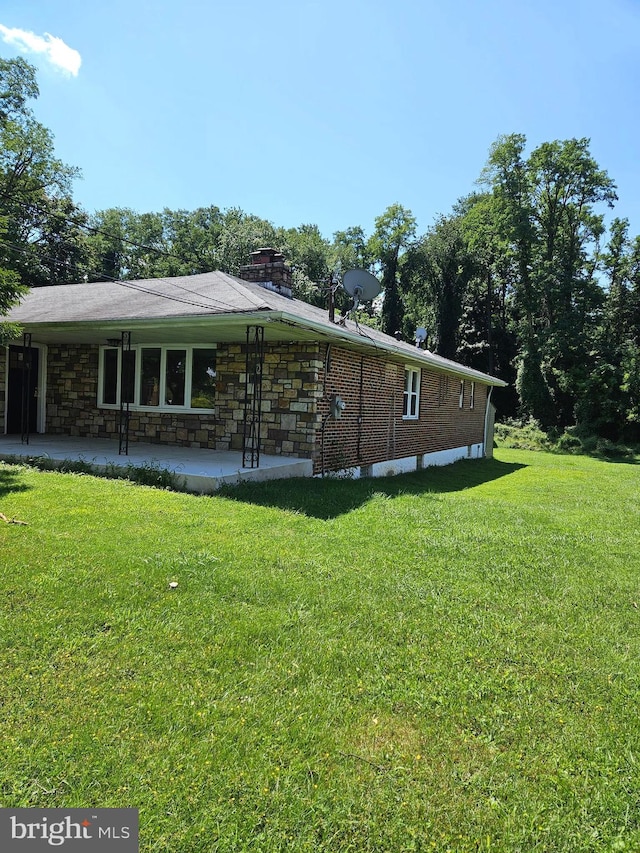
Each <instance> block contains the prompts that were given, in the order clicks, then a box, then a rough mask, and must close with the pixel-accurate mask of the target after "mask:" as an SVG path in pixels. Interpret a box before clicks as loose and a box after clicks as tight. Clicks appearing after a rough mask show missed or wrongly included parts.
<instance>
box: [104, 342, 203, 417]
mask: <svg viewBox="0 0 640 853" xmlns="http://www.w3.org/2000/svg"><path fill="white" fill-rule="evenodd" d="M123 356H124V371H123ZM215 383H216V350H215V348H214V347H211V346H210V347H198V346H171V347H168V346H138V347H132V349H131V350H130V351H125V352H124V353H123V352H122V351H121V349H120V347H101V349H100V362H99V369H98V405H100V406H104V407H106V408H111V407H113V408H116V407H117V406H119V405H120V399H121V398H122V400H123V402H125V403H126V402H129V403H130V404H131V405H132V406H133V407H134V408H136V409H140V410H142V411H144V410H147V411H148V410H151V411H153V410H155V411H176V410H185V411H190V410H194V409H195V410H206V411H211V410H212V409H213V408H214V405H215Z"/></svg>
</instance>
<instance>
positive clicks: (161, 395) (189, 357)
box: [97, 343, 217, 413]
mask: <svg viewBox="0 0 640 853" xmlns="http://www.w3.org/2000/svg"><path fill="white" fill-rule="evenodd" d="M152 349H159V350H160V383H159V390H158V399H159V401H160V400H166V387H167V353H168V352H175V351H184V352H185V378H184V399H185V401H186V400H189V401H191V396H192V391H193V352H194V350H216V349H217V345H216V344H179V343H178V344H153V343H148V344H147V343H144V344H136V345H135V346H132V347H131V352H132V353H134V358H135V370H134V378H133V388H134V391H133V400H132V401H131V403H130V404H129V408H130V409H131V410H135V411H137V412H173V413H176V412H207V413H208V412H214V411H215V407H212V408H202V407H196V406H191V405H187V404H186V403H185V404H183V405H181V406H178V405H176V406H173V405H171V404H170V403H166V402H162V403H161V402H158V405H157V406H152V405H142V404H141V403H140V381H141V374H142V352H143V350H152ZM107 350H111V351H113V350H115V351H116V352H117V354H118V358H117V375H116V402H115V403H105V402H104V392H105V386H104V382H105V370H104V360H105V355H104V354H105V351H107ZM121 383H122V347H121V346H115V347H114V346H109V345H108V344H106V345H103V346H100V348H99V353H98V393H97V405H98V407H99V408H101V409H111V410H114V409H119V408H120V399H121V393H122V388H121Z"/></svg>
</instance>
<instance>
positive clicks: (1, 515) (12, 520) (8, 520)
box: [0, 512, 28, 527]
mask: <svg viewBox="0 0 640 853" xmlns="http://www.w3.org/2000/svg"><path fill="white" fill-rule="evenodd" d="M0 521H6V523H7V524H24V525H25V527H26V526H27V524H28V522H27V521H18V519H17V518H7V516H6V515H5V514H4V513H3V512H0Z"/></svg>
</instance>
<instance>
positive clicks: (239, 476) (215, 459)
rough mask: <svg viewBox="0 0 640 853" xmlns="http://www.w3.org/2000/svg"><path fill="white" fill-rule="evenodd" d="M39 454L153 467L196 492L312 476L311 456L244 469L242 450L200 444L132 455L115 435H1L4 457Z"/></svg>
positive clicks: (135, 445) (267, 459)
mask: <svg viewBox="0 0 640 853" xmlns="http://www.w3.org/2000/svg"><path fill="white" fill-rule="evenodd" d="M16 457H19V458H24V459H28V458H31V459H33V458H37V457H41V458H44V459H50V460H52V461H53V462H65V461H70V462H86V463H88V464H90V465H92V466H93V467H94V468H95V469H96V470H97V471H100V470H107V469H108V468H110V467H112V466H117V467H122V468H126V467H128V466H130V465H133V466H140V467H148V466H153V467H154V468H159V469H163V470H167V471H170V472H171V473H172V474H174V475H175V476H176V477H177V478H178V479H179V481H180V482H181V483H184V488H185V489H186V490H187V491H190V492H196V493H198V494H208V493H210V492H214V491H215V490H216V489H218V488H220V486H222V485H224V484H230V485H236V484H238V483H244V482H247V481H254V482H261V481H264V480H276V479H282V478H285V477H310V476H312V473H313V470H312V467H313V466H312V462H311V460H310V459H296V458H292V457H289V456H268V455H266V454H262V453H261V454H260V467H259V468H243V467H242V453H241V452H240V451H237V450H229V451H218V450H203V449H202V448H197V447H170V446H167V445H161V444H143V443H142V442H130V444H129V455H128V456H124V455H119V454H118V442H117V441H112V440H110V439H94V438H75V437H72V436H53V435H31V436H30V437H29V444H23V443H22V442H21V441H20V436H17V435H0V459H4V460H6V459H15V458H16Z"/></svg>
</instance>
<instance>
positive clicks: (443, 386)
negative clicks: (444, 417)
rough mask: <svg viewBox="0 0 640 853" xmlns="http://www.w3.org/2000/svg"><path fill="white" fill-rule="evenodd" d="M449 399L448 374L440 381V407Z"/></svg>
mask: <svg viewBox="0 0 640 853" xmlns="http://www.w3.org/2000/svg"><path fill="white" fill-rule="evenodd" d="M448 399H449V377H448V376H447V375H446V374H443V375H441V376H440V379H439V380H438V405H439V406H444V405H445V404H446V402H447V400H448Z"/></svg>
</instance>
